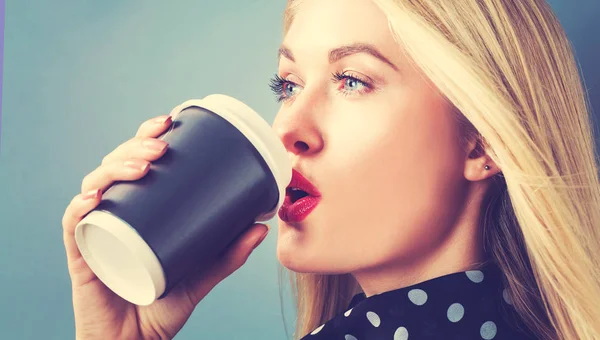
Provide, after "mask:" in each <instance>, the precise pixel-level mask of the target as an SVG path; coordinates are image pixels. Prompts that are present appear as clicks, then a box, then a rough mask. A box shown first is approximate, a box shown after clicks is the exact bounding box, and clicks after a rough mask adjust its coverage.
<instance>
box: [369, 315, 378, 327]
mask: <svg viewBox="0 0 600 340" xmlns="http://www.w3.org/2000/svg"><path fill="white" fill-rule="evenodd" d="M367 319H369V322H370V323H371V324H372V325H373V326H375V327H379V325H380V324H381V319H379V315H377V314H376V313H374V312H367Z"/></svg>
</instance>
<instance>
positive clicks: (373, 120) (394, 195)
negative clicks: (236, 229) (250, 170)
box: [273, 0, 498, 296]
mask: <svg viewBox="0 0 600 340" xmlns="http://www.w3.org/2000/svg"><path fill="white" fill-rule="evenodd" d="M332 13H335V15H332ZM355 44H368V45H371V46H372V48H374V49H375V50H376V51H377V52H376V53H368V52H365V51H364V48H362V49H360V48H359V49H350V50H347V51H346V52H344V53H340V52H339V50H338V52H337V55H338V56H340V54H341V58H339V59H338V58H333V60H332V58H330V53H331V52H330V51H332V50H335V49H339V48H340V47H342V46H348V45H355ZM280 51H281V54H280V61H279V70H278V76H279V77H280V78H282V79H283V80H284V81H285V82H284V83H283V86H282V88H283V89H282V91H281V95H282V97H284V98H283V100H282V105H281V109H280V111H279V113H278V115H277V117H276V119H275V121H274V123H273V128H274V130H275V131H276V132H277V134H278V135H279V137H280V139H281V140H282V141H283V142H284V144H285V146H286V148H287V150H288V152H289V154H290V157H292V160H293V166H294V168H295V169H296V170H298V171H300V172H301V173H302V174H303V175H304V176H305V177H306V178H307V179H308V180H309V181H311V182H312V183H313V185H315V186H316V187H317V188H318V189H319V191H320V192H321V194H322V200H321V202H320V204H319V205H318V206H317V207H316V208H315V210H313V212H312V213H311V214H310V215H309V216H308V217H307V218H306V219H304V220H303V221H301V222H299V223H285V222H283V221H281V220H279V228H278V242H277V256H278V259H279V261H280V262H281V263H282V264H283V265H284V266H286V267H287V268H289V269H291V270H293V271H296V272H311V273H323V274H339V273H351V274H352V275H353V276H354V277H355V278H356V280H357V281H358V283H359V284H360V286H361V288H362V290H363V291H364V292H365V294H366V295H367V296H370V295H373V294H378V293H381V292H384V291H388V290H392V289H395V288H400V287H404V286H407V285H410V284H412V283H417V282H420V281H423V280H426V279H429V278H434V277H437V276H441V275H444V274H447V273H452V272H456V271H461V270H467V269H468V268H469V267H471V266H472V265H473V264H474V263H476V262H478V261H481V260H483V250H482V242H481V240H482V236H481V228H480V227H479V225H478V219H479V215H480V211H481V200H482V197H483V195H484V193H485V191H486V190H487V187H488V185H489V181H486V179H488V178H489V177H490V176H492V175H494V174H495V173H497V172H498V171H497V169H496V166H495V164H494V163H493V162H492V161H491V159H489V157H487V155H486V154H485V153H483V154H482V153H476V152H474V151H476V150H475V146H476V143H475V141H470V142H469V143H468V148H467V149H466V150H465V149H464V148H461V147H460V145H459V138H460V137H461V136H460V131H459V127H458V124H457V122H456V120H455V118H454V116H453V115H452V113H451V110H452V106H451V104H450V103H449V102H448V101H447V100H446V99H445V98H444V96H442V95H441V94H440V92H439V91H438V90H437V89H436V88H435V86H434V85H433V84H432V83H431V82H430V81H428V80H427V78H426V77H425V76H424V75H423V74H422V72H420V70H419V69H417V68H416V67H415V66H414V64H413V63H411V61H410V60H409V59H408V58H407V57H406V56H405V55H404V54H403V53H402V50H401V48H400V46H399V45H398V44H397V43H396V42H394V40H393V37H392V34H391V33H390V31H389V28H388V25H387V19H386V17H385V15H384V14H383V12H381V11H380V10H379V8H378V7H376V5H374V4H373V3H372V2H371V1H368V0H327V1H323V0H302V3H301V4H300V7H299V9H298V12H297V15H296V17H295V19H294V21H293V23H292V25H291V27H290V29H289V31H288V33H287V34H286V36H285V38H284V40H283V43H282V49H281V50H280ZM353 52H356V53H353ZM334 54H335V53H334ZM373 54H375V55H379V56H380V57H383V58H378V57H377V56H374V55H373ZM382 59H385V61H384V60H382ZM332 61H333V62H332ZM335 73H339V74H342V75H345V76H350V77H355V78H358V80H360V81H362V82H357V81H356V80H354V79H352V78H346V79H340V80H332V74H335ZM486 164H487V165H489V166H490V167H491V169H490V170H485V169H484V166H485V165H486Z"/></svg>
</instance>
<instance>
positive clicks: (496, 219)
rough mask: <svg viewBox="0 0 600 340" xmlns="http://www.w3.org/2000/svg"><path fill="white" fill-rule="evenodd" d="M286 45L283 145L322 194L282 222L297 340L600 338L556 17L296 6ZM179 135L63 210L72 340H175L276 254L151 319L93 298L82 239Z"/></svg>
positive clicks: (586, 176) (395, 3)
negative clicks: (213, 298)
mask: <svg viewBox="0 0 600 340" xmlns="http://www.w3.org/2000/svg"><path fill="white" fill-rule="evenodd" d="M284 33H285V35H284V40H283V43H282V46H281V48H280V50H279V55H280V59H279V71H278V74H277V75H276V76H275V78H274V79H273V80H272V83H271V87H272V89H273V90H274V91H275V92H276V95H277V99H278V100H280V101H281V102H282V104H281V109H280V112H279V113H278V115H277V117H276V119H275V122H274V124H273V129H274V130H275V131H276V132H277V133H278V135H279V136H280V138H281V140H282V142H283V143H284V145H285V147H286V148H287V150H288V151H289V155H290V157H291V159H292V161H293V165H294V168H295V170H296V171H298V174H302V175H303V176H304V177H305V178H306V179H307V181H310V182H311V183H312V184H313V185H314V187H315V190H318V192H319V193H320V195H321V200H320V203H319V204H318V205H317V206H316V207H315V208H314V209H313V210H312V211H311V212H310V213H309V214H308V215H306V216H303V217H301V218H293V217H292V216H288V215H287V214H285V213H283V212H280V219H279V228H278V243H277V256H278V259H279V260H280V262H281V263H282V264H283V265H284V266H285V267H286V268H288V269H289V270H291V271H292V272H294V273H296V274H295V280H294V281H293V283H294V284H295V288H296V291H297V299H298V308H299V310H298V327H297V331H296V337H295V338H296V339H298V338H302V339H346V340H350V339H359V340H362V339H442V338H444V339H455V338H456V339H458V338H462V339H598V338H600V323H598V322H597V320H600V309H599V308H598V307H597V306H598V305H599V304H600V271H599V268H598V266H597V264H596V262H595V261H594V259H597V258H600V247H599V244H598V243H599V240H600V238H599V235H598V234H599V232H598V230H597V227H598V226H600V184H599V182H598V173H597V161H596V153H595V149H594V140H593V136H592V132H591V124H590V117H589V113H588V109H587V107H586V101H585V98H584V94H583V89H582V85H581V81H580V78H579V75H578V72H577V68H576V63H575V61H574V58H573V54H572V51H571V49H570V46H569V43H568V41H567V39H566V37H565V35H564V33H563V30H562V29H561V27H560V25H559V23H558V21H557V20H556V18H555V17H554V15H553V14H552V12H551V10H550V8H549V6H548V5H547V4H546V3H545V2H544V1H542V0H479V1H471V0H458V1H441V0H294V1H291V2H289V3H288V6H287V8H286V11H285V18H284ZM169 123H170V119H169V117H168V116H165V117H158V123H154V122H152V121H148V122H145V123H143V124H142V125H141V126H140V129H139V131H138V133H137V134H136V137H135V138H133V139H131V140H130V141H128V142H125V143H124V144H123V145H121V146H119V147H118V148H117V149H115V150H114V151H113V152H111V153H110V154H109V155H107V156H106V157H105V158H104V159H103V162H102V165H101V166H99V167H98V168H97V169H96V170H94V171H93V172H91V173H90V174H89V175H87V176H86V177H85V178H84V180H83V183H82V194H80V195H77V196H76V197H75V198H74V199H73V201H72V202H71V203H70V205H69V206H68V207H67V209H66V211H65V215H64V217H63V227H64V242H65V247H66V250H67V257H68V265H69V272H70V276H71V280H72V283H73V305H74V311H75V323H76V332H77V338H78V339H97V338H98V339H154V338H156V339H164V338H172V337H173V336H174V335H175V334H176V333H177V332H178V331H179V330H180V329H181V327H182V326H183V325H184V323H185V322H186V320H187V319H188V317H189V316H190V314H191V312H192V311H193V309H194V307H195V306H196V304H197V303H198V302H199V301H200V300H202V298H203V297H204V296H205V295H206V294H208V292H209V291H210V290H211V289H212V288H213V287H214V286H215V285H216V284H217V283H218V282H220V281H221V280H223V279H224V278H225V277H227V276H228V275H230V274H231V273H232V272H233V271H235V270H236V269H237V268H239V267H240V266H241V265H242V264H243V263H244V262H245V260H246V259H247V257H248V256H249V254H250V252H251V249H252V248H253V246H255V244H258V243H260V242H261V240H262V238H261V237H263V238H264V235H263V233H264V232H265V230H266V229H265V226H264V225H255V226H253V228H251V229H249V231H248V232H247V233H246V234H245V235H244V236H243V237H241V238H240V240H239V241H238V243H237V244H236V246H235V247H233V248H232V250H231V251H230V252H229V253H228V255H227V257H226V258H223V259H222V261H221V262H220V263H216V264H215V266H214V267H213V268H212V269H211V270H209V271H206V272H203V273H197V274H196V275H194V276H193V277H190V278H189V279H188V280H187V281H185V282H183V283H182V284H180V286H179V287H178V288H177V289H176V290H174V291H173V292H172V293H171V294H170V295H169V296H168V297H166V298H165V299H162V300H158V301H157V302H155V303H154V304H152V305H150V306H146V307H138V306H135V305H131V304H129V303H127V302H126V301H124V300H122V299H120V298H119V297H118V296H116V295H114V294H113V293H112V292H111V291H109V290H108V289H107V288H106V287H105V286H104V285H103V284H102V283H101V282H100V281H99V280H97V278H96V277H95V276H94V274H93V273H92V272H91V271H90V269H89V268H88V267H87V265H86V264H85V262H84V261H83V260H82V258H81V256H80V254H79V253H78V251H77V248H76V246H75V243H74V239H73V229H74V226H75V225H76V224H77V222H78V221H79V220H81V218H82V216H84V215H85V214H86V213H87V212H89V211H90V210H92V209H93V208H94V207H95V206H96V205H97V204H98V203H99V201H100V199H101V193H102V191H103V190H105V189H106V188H107V187H108V186H110V184H111V183H112V182H113V181H115V180H136V179H139V178H141V177H142V176H144V175H145V174H146V173H147V171H148V167H147V165H148V164H149V162H151V161H153V160H156V159H158V158H159V157H161V156H162V155H163V154H164V153H165V152H166V149H167V146H166V145H165V144H164V142H162V141H160V140H158V139H156V137H157V136H159V135H160V134H161V133H162V132H163V131H164V130H165V129H166V128H167V126H168V125H169ZM294 199H295V198H294Z"/></svg>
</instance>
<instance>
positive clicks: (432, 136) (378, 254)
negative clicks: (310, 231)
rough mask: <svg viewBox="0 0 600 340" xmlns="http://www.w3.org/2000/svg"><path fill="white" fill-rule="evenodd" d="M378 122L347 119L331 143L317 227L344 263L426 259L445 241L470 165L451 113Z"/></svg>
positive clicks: (430, 108)
mask: <svg viewBox="0 0 600 340" xmlns="http://www.w3.org/2000/svg"><path fill="white" fill-rule="evenodd" d="M386 112H388V113H386ZM383 113H386V114H383ZM378 115H380V118H381V119H380V120H378V121H377V120H376V119H375V118H374V117H370V118H369V120H368V121H366V120H363V121H362V122H361V123H354V122H352V120H347V123H346V126H344V129H343V130H339V131H337V130H336V131H337V135H332V136H330V137H331V143H330V144H329V146H330V149H329V150H328V155H327V158H328V160H330V162H328V163H327V166H326V169H324V171H323V173H324V174H328V175H329V176H328V178H327V179H324V183H327V188H326V189H327V193H328V195H327V200H326V201H324V202H323V203H324V205H323V207H322V208H323V210H322V213H321V214H320V216H319V221H318V224H319V225H321V224H322V225H323V226H322V227H321V228H323V229H322V230H321V232H320V235H321V236H322V238H323V239H324V240H327V242H323V244H328V245H329V247H328V251H329V252H331V253H333V252H335V253H336V254H340V261H342V262H340V263H343V261H345V262H352V263H354V264H356V265H358V266H360V265H361V264H360V263H361V262H362V265H365V266H366V265H368V264H369V263H370V264H372V263H373V262H382V261H385V260H386V259H387V258H390V257H395V258H398V257H399V256H400V257H406V256H419V255H422V252H423V251H427V249H431V248H432V247H434V246H435V245H436V244H438V243H439V242H441V239H442V238H443V235H444V233H445V232H446V231H447V229H448V227H449V225H450V223H451V221H452V219H453V215H454V214H455V212H456V210H457V209H458V205H459V204H460V203H459V201H460V200H457V199H456V197H457V194H458V191H459V190H460V188H461V187H462V182H461V180H460V179H461V178H462V166H463V164H464V163H463V156H462V153H461V152H460V150H459V149H458V133H457V131H456V125H455V122H454V121H453V119H452V116H451V115H450V112H448V111H447V108H446V107H445V106H443V105H439V104H435V103H433V104H429V105H420V106H419V109H416V108H414V107H412V106H407V107H405V108H402V109H396V110H395V111H392V110H391V109H389V110H388V111H385V110H383V109H381V110H380V111H379V112H378ZM352 132H353V133H352ZM325 231H327V234H325ZM333 237H335V242H334V241H333ZM335 244H341V245H345V247H344V249H341V248H340V249H336V248H335V247H334V246H333V247H332V245H335ZM348 245H353V246H348ZM365 250H368V251H365ZM342 254H343V256H344V257H343V258H345V259H346V260H343V259H342V256H341V255H342Z"/></svg>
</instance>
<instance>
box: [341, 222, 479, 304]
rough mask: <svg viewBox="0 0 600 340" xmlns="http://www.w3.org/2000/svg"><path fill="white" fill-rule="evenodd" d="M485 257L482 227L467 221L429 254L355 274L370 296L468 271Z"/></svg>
mask: <svg viewBox="0 0 600 340" xmlns="http://www.w3.org/2000/svg"><path fill="white" fill-rule="evenodd" d="M476 220H477V219H475V221H476ZM484 260H485V256H484V252H483V235H482V228H479V227H478V224H477V223H476V222H474V223H466V222H465V223H460V224H458V225H455V226H454V228H452V232H450V233H449V235H448V236H447V237H446V238H445V239H444V240H443V241H442V242H441V244H440V245H438V246H437V247H436V248H435V249H434V250H433V251H431V252H429V253H427V254H426V256H421V257H419V258H416V259H410V260H406V261H403V260H397V261H392V262H389V263H383V264H381V265H379V266H375V267H370V268H367V269H362V270H359V271H355V272H353V273H352V275H353V277H354V278H355V279H356V281H357V282H358V284H359V285H360V287H361V289H362V291H363V292H364V293H365V295H366V296H367V297H369V296H372V295H376V294H380V293H383V292H386V291H390V290H394V289H399V288H403V287H407V286H410V285H413V284H416V283H419V282H423V281H425V280H429V279H433V278H436V277H439V276H442V275H446V274H451V273H455V272H460V271H466V270H469V269H472V268H474V267H475V266H477V265H478V264H480V263H483V262H484Z"/></svg>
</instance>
